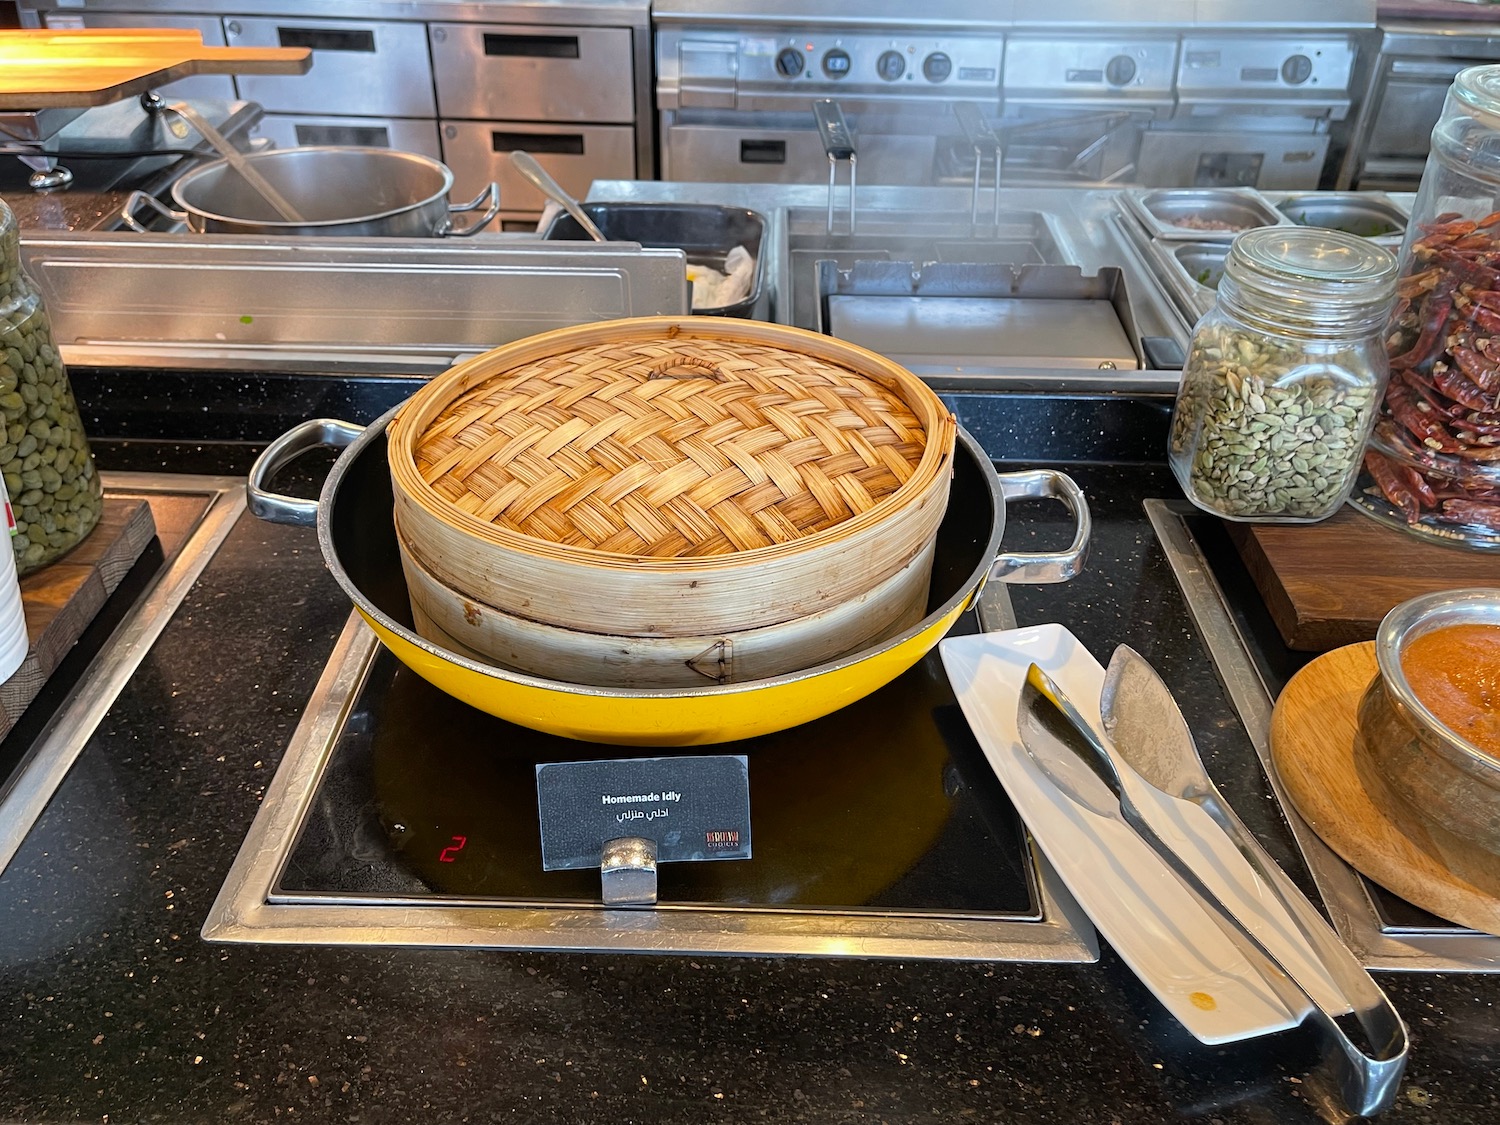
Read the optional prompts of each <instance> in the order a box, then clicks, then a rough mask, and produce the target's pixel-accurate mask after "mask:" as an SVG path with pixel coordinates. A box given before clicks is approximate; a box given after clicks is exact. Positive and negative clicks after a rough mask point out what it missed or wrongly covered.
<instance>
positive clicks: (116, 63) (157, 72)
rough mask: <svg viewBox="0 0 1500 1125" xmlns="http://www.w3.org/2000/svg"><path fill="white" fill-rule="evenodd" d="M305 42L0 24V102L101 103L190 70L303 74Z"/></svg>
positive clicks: (9, 106)
mask: <svg viewBox="0 0 1500 1125" xmlns="http://www.w3.org/2000/svg"><path fill="white" fill-rule="evenodd" d="M311 66H312V51H311V50H310V49H308V48H306V47H206V46H204V45H203V37H202V35H201V34H200V33H199V32H197V31H193V30H191V29H182V30H177V29H171V30H165V29H164V30H155V29H136V28H122V29H114V28H111V29H105V28H98V29H92V28H91V29H85V30H77V31H72V30H70V31H56V30H53V31H34V30H20V31H0V110H29V109H48V108H51V107H54V106H95V105H108V104H110V103H111V102H117V101H120V100H121V99H122V98H128V97H131V96H133V95H136V94H143V93H145V92H146V91H147V90H151V89H155V88H156V87H157V86H161V85H163V84H165V83H167V82H173V81H176V80H177V79H179V78H187V77H189V76H191V75H194V74H305V73H306V72H307V70H308V69H309V68H310V67H311Z"/></svg>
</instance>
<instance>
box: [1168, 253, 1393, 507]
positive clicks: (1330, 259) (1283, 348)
mask: <svg viewBox="0 0 1500 1125" xmlns="http://www.w3.org/2000/svg"><path fill="white" fill-rule="evenodd" d="M1395 292H1396V259H1395V257H1394V256H1393V255H1392V254H1391V253H1390V251H1388V250H1386V249H1384V248H1382V247H1380V246H1376V245H1375V244H1374V243H1372V242H1370V241H1368V240H1367V239H1363V238H1359V237H1357V236H1356V235H1352V234H1345V233H1344V232H1342V231H1334V230H1323V229H1321V228H1314V227H1259V228H1256V229H1254V230H1248V231H1245V232H1244V233H1242V234H1240V235H1238V236H1237V237H1236V238H1235V240H1234V242H1233V243H1232V244H1231V246H1230V248H1229V253H1228V255H1227V256H1226V258H1225V261H1224V276H1223V278H1222V279H1221V280H1220V282H1219V289H1218V299H1217V302H1216V303H1215V305H1214V307H1213V308H1212V309H1210V310H1209V311H1208V312H1207V313H1206V314H1204V316H1203V318H1202V319H1201V320H1200V321H1199V322H1198V325H1197V327H1196V328H1195V329H1194V330H1193V340H1192V343H1191V344H1190V345H1189V347H1188V357H1187V362H1186V363H1185V364H1184V365H1183V369H1182V383H1181V385H1180V387H1179V388H1178V392H1177V402H1176V405H1175V407H1174V409H1173V413H1172V424H1171V430H1170V437H1169V439H1168V451H1167V455H1168V462H1169V463H1170V464H1171V466H1172V471H1173V473H1174V474H1175V475H1176V477H1177V480H1178V483H1179V484H1181V485H1182V489H1183V491H1184V492H1185V493H1187V496H1188V498H1189V499H1190V500H1192V501H1193V503H1195V504H1197V505H1198V506H1199V507H1200V508H1204V509H1206V510H1207V511H1210V512H1213V513H1214V514H1215V515H1219V516H1223V517H1224V518H1226V519H1231V520H1264V521H1272V522H1286V523H1311V522H1314V521H1316V520H1321V519H1326V518H1327V517H1329V516H1331V515H1333V513H1334V512H1336V511H1337V510H1338V509H1339V507H1340V506H1341V505H1342V504H1343V503H1344V501H1345V500H1346V499H1347V498H1348V496H1349V491H1350V489H1351V488H1352V487H1353V485H1354V481H1355V478H1356V476H1357V475H1358V472H1359V466H1360V461H1361V458H1362V454H1363V451H1364V445H1365V441H1366V439H1367V438H1368V437H1369V435H1370V427H1371V425H1372V424H1373V423H1374V420H1375V413H1376V408H1377V406H1378V405H1379V403H1380V399H1381V395H1382V394H1383V393H1384V390H1385V384H1386V379H1387V377H1388V367H1387V363H1386V353H1385V347H1384V341H1383V329H1384V327H1385V323H1386V318H1387V317H1388V316H1389V314H1390V311H1391V306H1392V303H1393V301H1394V299H1395Z"/></svg>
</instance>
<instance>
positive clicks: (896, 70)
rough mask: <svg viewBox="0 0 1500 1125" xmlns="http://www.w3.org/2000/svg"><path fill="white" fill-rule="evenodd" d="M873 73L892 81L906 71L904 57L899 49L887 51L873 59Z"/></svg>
mask: <svg viewBox="0 0 1500 1125" xmlns="http://www.w3.org/2000/svg"><path fill="white" fill-rule="evenodd" d="M875 73H876V74H878V75H880V77H882V78H884V79H885V80H886V81H887V82H894V81H896V79H898V78H900V77H901V76H902V75H903V74H905V73H906V57H905V56H904V55H902V54H901V52H900V51H887V52H885V54H883V55H881V56H880V57H879V58H878V59H876V60H875Z"/></svg>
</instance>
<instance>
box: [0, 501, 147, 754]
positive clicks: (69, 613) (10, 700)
mask: <svg viewBox="0 0 1500 1125" xmlns="http://www.w3.org/2000/svg"><path fill="white" fill-rule="evenodd" d="M155 537H156V521H155V520H154V519H153V518H152V515H151V505H150V504H149V503H147V502H146V501H145V500H143V499H139V498H115V497H106V498H105V500H104V512H103V514H102V515H100V517H99V523H98V524H97V525H96V526H95V527H94V530H93V531H91V532H90V533H89V534H88V537H87V538H85V539H84V541H83V542H82V543H80V544H79V545H78V546H77V547H75V548H74V549H73V550H71V551H69V552H68V553H67V554H66V555H64V556H63V557H62V558H60V559H58V560H57V561H56V562H55V563H52V564H51V565H50V566H45V567H42V569H40V570H37V571H34V572H32V573H31V574H28V575H26V576H25V577H24V578H22V579H21V601H22V603H23V605H24V606H25V608H26V635H27V636H28V637H29V638H31V647H30V650H29V651H28V652H27V654H26V659H25V661H23V662H22V664H21V667H20V668H18V669H17V670H16V673H15V675H13V676H11V678H10V679H8V680H6V681H5V683H3V684H0V737H3V736H4V735H5V734H7V733H8V732H9V731H10V729H11V727H13V726H15V725H16V721H17V720H18V719H19V718H20V717H21V714H22V712H24V711H25V710H26V708H27V707H28V706H29V705H30V704H31V701H32V700H33V699H35V698H36V697H37V694H38V693H39V692H40V691H41V690H42V687H43V686H44V685H45V684H46V682H47V677H49V676H50V675H52V673H53V672H54V671H55V670H56V669H57V666H58V665H59V664H61V663H62V661H63V658H64V657H66V656H67V655H68V652H69V650H70V649H72V647H73V646H74V645H75V644H76V643H77V642H78V638H79V637H81V636H82V635H83V631H84V630H85V629H87V628H88V626H89V623H90V622H92V621H93V620H94V617H95V615H96V614H97V613H98V612H99V610H100V609H101V608H102V607H103V605H104V603H105V602H106V601H108V600H109V596H110V594H112V593H114V591H115V588H116V587H118V586H119V585H120V582H121V581H122V580H123V579H124V577H125V575H127V574H128V573H130V568H131V567H133V566H134V565H135V563H136V560H137V559H139V558H140V557H141V553H142V552H143V551H144V550H145V549H146V546H147V544H149V543H150V542H151V540H152V539H153V538H155ZM4 546H5V547H9V544H8V543H7V544H4Z"/></svg>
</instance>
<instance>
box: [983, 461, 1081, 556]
mask: <svg viewBox="0 0 1500 1125" xmlns="http://www.w3.org/2000/svg"><path fill="white" fill-rule="evenodd" d="M999 477H1000V491H1001V493H1003V494H1004V496H1005V499H1006V502H1007V503H1009V502H1010V501H1011V500H1046V499H1053V500H1061V501H1062V502H1063V503H1064V504H1066V505H1067V508H1068V511H1070V512H1072V513H1073V518H1074V519H1075V520H1076V521H1077V523H1078V528H1077V531H1076V532H1075V533H1074V535H1073V542H1072V543H1070V544H1069V545H1068V548H1067V550H1065V551H1058V552H1051V553H1049V552H1039V553H1021V554H1003V553H1002V554H999V555H996V556H995V561H994V563H993V564H992V565H991V566H990V573H989V577H990V578H992V579H999V580H1000V581H1002V582H1023V583H1032V584H1040V583H1046V582H1066V581H1068V579H1070V578H1076V577H1077V576H1078V573H1079V571H1081V570H1082V569H1083V558H1084V555H1086V554H1087V553H1088V549H1089V536H1090V534H1091V533H1092V532H1093V527H1094V524H1093V520H1092V518H1091V517H1090V516H1089V502H1088V501H1087V500H1086V499H1085V498H1084V495H1083V489H1081V488H1079V487H1078V485H1077V483H1076V482H1075V481H1074V480H1073V478H1072V477H1070V476H1068V474H1067V473H1060V472H1058V471H1057V470H1056V469H1026V470H1024V471H1022V472H1018V473H1000V474H999Z"/></svg>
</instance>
